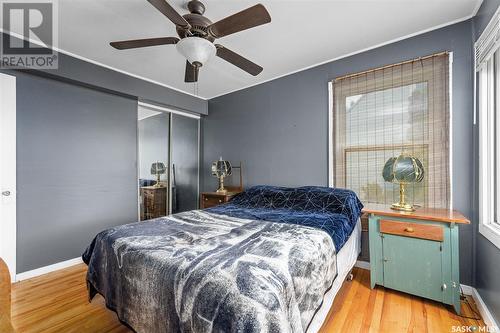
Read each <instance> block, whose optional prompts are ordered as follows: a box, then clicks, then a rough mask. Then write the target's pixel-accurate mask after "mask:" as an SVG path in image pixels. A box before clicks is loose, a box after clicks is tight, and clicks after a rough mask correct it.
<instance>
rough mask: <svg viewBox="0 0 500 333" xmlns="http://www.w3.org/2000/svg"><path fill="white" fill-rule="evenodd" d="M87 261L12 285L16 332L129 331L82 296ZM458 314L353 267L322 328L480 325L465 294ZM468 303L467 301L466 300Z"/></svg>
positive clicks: (421, 330)
mask: <svg viewBox="0 0 500 333" xmlns="http://www.w3.org/2000/svg"><path fill="white" fill-rule="evenodd" d="M85 274H86V266H85V265H83V264H81V265H75V266H73V267H70V268H67V269H63V270H60V271H57V272H53V273H49V274H46V275H43V276H39V277H36V278H33V279H30V280H25V281H21V282H18V283H15V284H13V286H12V301H13V303H12V315H13V316H12V324H13V325H14V327H15V328H16V329H17V330H18V332H23V333H24V332H26V333H34V332H36V333H39V332H44V333H52V332H54V333H55V332H65V333H66V332H69V333H71V332H75V333H76V332H78V333H87V332H88V333H96V332H98V333H101V332H102V333H129V332H131V331H130V329H128V328H127V327H126V326H124V325H122V324H121V323H120V321H119V320H118V318H117V316H116V314H115V313H114V312H112V311H110V310H108V309H107V308H106V306H105V303H104V299H103V298H102V297H101V296H100V295H97V296H96V297H95V298H94V299H93V301H92V302H91V303H89V302H88V298H87V287H86V283H85ZM467 300H468V302H469V303H465V302H463V303H462V313H463V315H464V316H466V317H471V318H472V319H470V318H463V317H461V316H458V315H456V314H455V313H454V311H453V309H452V308H451V307H448V306H445V305H443V304H440V303H437V302H434V301H429V300H425V299H423V298H420V297H416V296H411V295H408V294H405V293H401V292H397V291H393V290H389V289H385V288H383V287H376V288H375V289H371V288H370V273H369V271H367V270H363V269H359V268H356V269H354V280H352V281H346V282H344V284H343V286H342V288H341V289H340V291H339V292H338V294H337V296H336V297H335V301H334V303H333V305H332V307H331V309H330V312H329V314H328V317H327V320H326V321H325V323H324V324H323V327H322V328H321V331H320V332H321V333H329V332H361V333H365V332H371V333H376V332H391V333H393V332H414V333H417V332H418V333H425V332H429V333H431V332H432V333H434V332H450V331H451V327H452V326H453V325H463V326H471V325H475V326H478V325H484V322H483V321H482V320H480V319H479V320H476V319H475V318H477V313H478V311H477V308H476V305H475V303H474V301H473V300H472V298H470V297H468V299H467ZM469 304H470V306H469Z"/></svg>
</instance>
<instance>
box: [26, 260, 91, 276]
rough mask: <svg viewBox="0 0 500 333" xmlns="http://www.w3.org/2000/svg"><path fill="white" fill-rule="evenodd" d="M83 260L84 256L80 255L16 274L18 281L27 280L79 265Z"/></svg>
mask: <svg viewBox="0 0 500 333" xmlns="http://www.w3.org/2000/svg"><path fill="white" fill-rule="evenodd" d="M82 262H83V261H82V258H81V257H78V258H73V259H69V260H66V261H61V262H58V263H55V264H52V265H48V266H44V267H40V268H37V269H33V270H31V271H27V272H23V273H19V274H16V282H18V281H22V280H26V279H31V278H34V277H36V276H40V275H43V274H47V273H50V272H54V271H57V270H59V269H63V268H66V267H70V266H74V265H78V264H81V263H82Z"/></svg>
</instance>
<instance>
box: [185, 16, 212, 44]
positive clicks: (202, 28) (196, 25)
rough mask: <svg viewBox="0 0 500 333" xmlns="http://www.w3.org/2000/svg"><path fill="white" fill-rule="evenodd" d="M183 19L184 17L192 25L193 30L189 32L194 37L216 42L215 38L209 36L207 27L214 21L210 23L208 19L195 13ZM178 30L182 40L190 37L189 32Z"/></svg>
mask: <svg viewBox="0 0 500 333" xmlns="http://www.w3.org/2000/svg"><path fill="white" fill-rule="evenodd" d="M182 17H184V19H185V20H186V21H188V23H189V24H190V25H191V29H189V32H191V34H192V35H193V36H196V37H201V38H205V39H208V40H209V41H211V42H213V41H214V40H215V38H213V37H212V36H210V35H209V34H208V29H207V27H208V26H210V25H211V24H212V21H210V20H209V19H208V18H206V17H205V16H203V15H200V14H195V13H190V14H185V15H183V16H182ZM176 29H177V34H178V35H179V37H180V38H185V37H188V36H190V35H189V33H188V31H187V30H185V29H182V28H178V27H177V28H176Z"/></svg>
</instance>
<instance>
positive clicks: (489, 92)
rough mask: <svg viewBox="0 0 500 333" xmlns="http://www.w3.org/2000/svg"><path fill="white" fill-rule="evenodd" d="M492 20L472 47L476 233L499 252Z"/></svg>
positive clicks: (498, 66)
mask: <svg viewBox="0 0 500 333" xmlns="http://www.w3.org/2000/svg"><path fill="white" fill-rule="evenodd" d="M499 31H500V28H499V18H498V13H497V14H495V16H493V19H492V21H491V22H490V23H489V24H488V26H487V27H486V29H485V31H484V32H483V34H482V35H481V37H480V38H479V39H478V41H477V42H476V44H475V51H476V52H475V53H476V71H477V72H478V75H477V76H476V80H477V82H476V83H477V85H478V90H477V97H478V102H479V103H478V105H479V109H478V115H479V119H478V120H479V124H478V125H479V232H480V233H481V234H483V235H484V236H485V237H486V238H487V239H489V240H490V241H491V242H492V243H493V244H495V245H496V246H497V247H498V248H500V192H499V191H500V160H499V159H500V132H499V130H500V117H499V116H498V112H500V99H499V96H500V95H499V93H500V50H499V46H498V38H499V37H498V32H499Z"/></svg>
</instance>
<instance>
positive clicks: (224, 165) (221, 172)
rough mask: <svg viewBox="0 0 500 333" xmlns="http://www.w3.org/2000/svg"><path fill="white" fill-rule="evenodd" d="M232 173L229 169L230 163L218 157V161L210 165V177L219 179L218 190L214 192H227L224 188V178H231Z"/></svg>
mask: <svg viewBox="0 0 500 333" xmlns="http://www.w3.org/2000/svg"><path fill="white" fill-rule="evenodd" d="M232 173H233V171H232V168H231V163H230V162H229V161H225V160H223V159H222V157H220V158H219V160H218V161H215V162H213V163H212V176H214V177H217V178H218V179H219V188H218V189H217V191H216V192H218V193H226V192H227V190H226V189H225V188H224V177H228V176H231V174H232Z"/></svg>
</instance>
